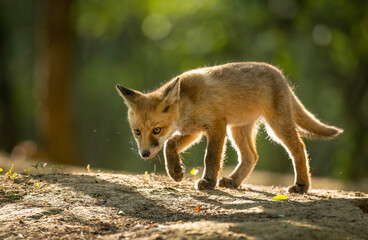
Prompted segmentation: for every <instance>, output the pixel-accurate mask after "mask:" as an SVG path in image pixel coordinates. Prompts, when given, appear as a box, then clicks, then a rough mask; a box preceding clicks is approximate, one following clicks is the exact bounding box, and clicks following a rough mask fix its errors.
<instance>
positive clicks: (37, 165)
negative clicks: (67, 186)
mask: <svg viewBox="0 0 368 240" xmlns="http://www.w3.org/2000/svg"><path fill="white" fill-rule="evenodd" d="M41 164H42V163H41V162H38V163H36V164H35V165H31V166H32V167H34V168H36V170H37V172H38V175H40V171H39V170H38V167H39V166H40V165H41Z"/></svg>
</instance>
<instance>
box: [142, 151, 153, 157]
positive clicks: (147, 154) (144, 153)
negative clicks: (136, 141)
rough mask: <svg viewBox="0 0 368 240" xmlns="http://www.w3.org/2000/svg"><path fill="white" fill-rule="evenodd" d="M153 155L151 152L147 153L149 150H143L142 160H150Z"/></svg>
mask: <svg viewBox="0 0 368 240" xmlns="http://www.w3.org/2000/svg"><path fill="white" fill-rule="evenodd" d="M150 155H151V152H150V151H147V150H143V151H142V152H141V156H142V158H149V156H150Z"/></svg>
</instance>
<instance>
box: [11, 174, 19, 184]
mask: <svg viewBox="0 0 368 240" xmlns="http://www.w3.org/2000/svg"><path fill="white" fill-rule="evenodd" d="M17 176H18V174H17V173H16V172H14V174H13V175H12V176H10V179H11V180H13V182H14V181H15V178H16V177H17Z"/></svg>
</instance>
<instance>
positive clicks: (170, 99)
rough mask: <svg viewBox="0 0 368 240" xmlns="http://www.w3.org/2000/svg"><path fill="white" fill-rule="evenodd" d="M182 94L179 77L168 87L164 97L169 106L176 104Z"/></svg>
mask: <svg viewBox="0 0 368 240" xmlns="http://www.w3.org/2000/svg"><path fill="white" fill-rule="evenodd" d="M179 96H180V77H177V78H176V79H175V81H173V83H171V84H170V85H169V86H168V87H166V89H165V91H164V94H163V98H164V100H163V101H164V102H166V105H167V106H170V105H172V104H174V103H175V102H176V101H178V100H179Z"/></svg>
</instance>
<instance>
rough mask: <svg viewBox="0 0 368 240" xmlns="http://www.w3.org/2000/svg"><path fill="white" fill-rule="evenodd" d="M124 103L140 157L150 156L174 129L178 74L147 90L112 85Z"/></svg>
mask: <svg viewBox="0 0 368 240" xmlns="http://www.w3.org/2000/svg"><path fill="white" fill-rule="evenodd" d="M116 89H117V90H118V92H119V94H120V96H121V97H122V98H123V99H124V102H125V104H126V105H127V107H128V120H129V124H130V128H131V130H132V133H133V136H134V138H135V140H136V142H137V145H138V149H139V153H140V155H141V156H142V158H145V159H150V158H153V157H154V156H155V155H156V154H157V153H158V152H159V151H160V150H161V148H162V146H163V145H164V143H165V142H166V140H168V139H169V138H170V137H171V136H172V135H173V134H174V133H175V132H176V131H177V127H176V125H177V124H176V123H177V120H178V118H179V96H180V94H179V91H180V79H179V77H178V78H176V79H175V80H173V81H170V82H169V83H167V84H165V85H164V86H162V87H161V88H159V89H158V90H156V91H153V92H151V93H147V94H144V93H142V92H139V91H137V90H133V89H130V88H126V87H123V86H121V85H119V84H118V85H116Z"/></svg>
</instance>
